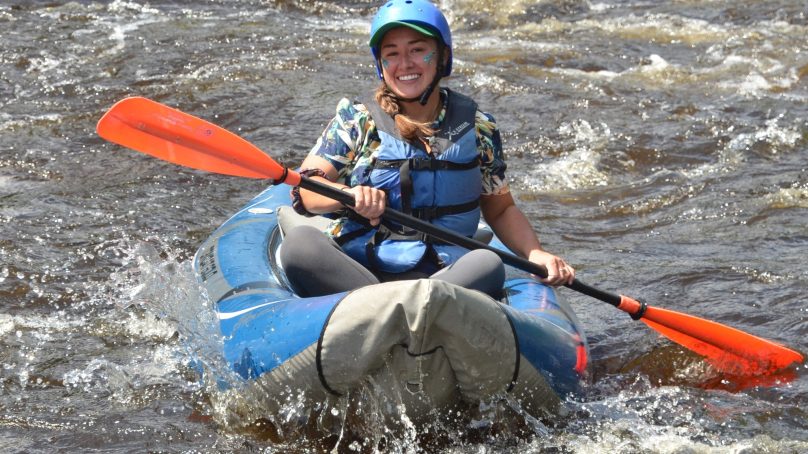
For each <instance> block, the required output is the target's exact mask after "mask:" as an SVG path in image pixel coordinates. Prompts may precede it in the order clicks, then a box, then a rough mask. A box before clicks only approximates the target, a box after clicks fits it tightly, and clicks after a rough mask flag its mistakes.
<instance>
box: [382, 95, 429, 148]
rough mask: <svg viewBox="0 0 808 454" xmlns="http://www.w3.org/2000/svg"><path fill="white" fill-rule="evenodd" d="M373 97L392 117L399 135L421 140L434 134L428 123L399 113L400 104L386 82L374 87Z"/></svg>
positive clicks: (412, 139)
mask: <svg viewBox="0 0 808 454" xmlns="http://www.w3.org/2000/svg"><path fill="white" fill-rule="evenodd" d="M375 98H376V102H377V103H379V105H380V106H381V108H382V110H384V111H385V112H387V114H388V115H390V116H391V117H393V120H395V122H396V127H397V128H398V132H399V133H400V134H401V137H403V138H405V139H407V140H409V141H410V142H412V141H415V140H416V139H422V140H423V139H425V138H426V137H431V136H433V135H435V129H434V128H432V126H430V124H429V123H421V122H418V121H414V120H411V119H410V118H409V117H407V116H406V115H404V114H402V113H401V106H399V104H398V97H397V96H396V95H395V93H393V92H392V91H391V90H390V88H389V87H387V84H386V83H384V81H382V83H381V85H379V87H378V88H377V89H376V94H375Z"/></svg>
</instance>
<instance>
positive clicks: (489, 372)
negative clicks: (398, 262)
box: [194, 186, 589, 417]
mask: <svg viewBox="0 0 808 454" xmlns="http://www.w3.org/2000/svg"><path fill="white" fill-rule="evenodd" d="M323 221H324V219H323V218H318V217H315V218H303V217H301V216H299V215H297V214H296V213H294V211H293V210H292V209H291V207H289V188H288V187H285V186H273V187H270V188H268V189H267V190H265V191H264V192H262V193H261V194H259V195H258V196H257V197H255V198H254V199H253V200H252V201H250V202H249V203H248V204H247V205H246V206H244V207H243V208H242V209H241V210H240V211H239V212H238V213H236V214H235V215H234V216H233V217H232V218H230V219H229V220H227V221H226V222H225V223H224V224H223V225H222V226H221V227H219V228H218V229H217V230H216V231H215V232H214V233H213V234H212V235H211V236H210V238H208V239H207V240H206V241H205V242H204V243H203V244H202V246H201V247H200V248H199V250H198V251H197V254H196V257H195V259H194V269H195V271H196V273H197V276H198V278H199V280H200V282H201V283H202V285H203V286H204V288H205V289H206V291H207V293H208V296H209V297H210V299H211V300H212V301H213V302H214V303H215V310H216V313H217V315H218V318H219V323H220V326H221V331H222V335H223V338H224V343H223V346H224V357H225V359H226V361H227V363H228V364H229V365H230V367H232V369H233V370H234V371H236V372H237V373H238V374H239V375H240V376H241V377H243V379H244V380H245V384H246V386H248V387H253V388H254V390H255V392H251V393H250V397H249V398H247V399H243V402H242V403H241V404H240V405H241V406H245V405H246V406H247V407H251V408H252V409H253V410H254V411H260V412H261V413H263V414H267V413H268V412H269V413H272V412H274V411H277V410H278V409H280V408H282V407H283V406H284V405H288V403H289V402H290V401H291V400H295V401H300V400H301V399H303V400H307V401H311V402H316V401H322V400H323V399H327V398H329V397H334V396H342V395H346V394H348V393H350V392H351V391H352V390H354V389H357V388H358V387H361V386H364V385H367V384H368V383H372V384H373V387H374V389H378V390H379V391H380V392H382V393H385V394H386V395H388V396H396V399H397V401H398V402H399V403H401V404H403V405H404V408H406V412H407V413H408V414H409V415H410V416H413V417H418V416H419V415H424V414H427V413H433V412H434V411H435V410H436V409H437V410H438V411H440V410H441V409H448V408H451V407H452V406H453V405H455V404H458V403H461V402H465V403H468V402H474V401H479V400H484V399H490V398H496V396H500V395H506V394H510V395H511V396H513V397H515V398H516V399H518V400H519V401H520V403H521V405H522V407H523V408H525V409H527V410H528V411H529V412H531V413H539V412H548V411H549V412H553V411H555V410H556V409H557V408H558V406H559V404H560V401H561V399H562V398H563V397H564V396H565V395H567V394H569V393H573V392H575V391H576V390H577V389H578V387H579V385H580V383H581V380H582V377H583V376H584V374H585V373H586V365H587V358H588V355H589V351H588V346H587V343H586V338H585V336H584V334H583V331H582V330H581V329H580V326H579V323H578V321H577V319H576V317H575V315H574V313H573V311H572V310H571V308H570V307H569V306H568V305H567V304H566V303H564V302H562V301H560V300H558V299H557V298H556V295H555V292H554V291H553V289H552V288H550V287H547V286H545V285H542V284H541V283H539V282H536V281H535V280H532V279H527V278H515V279H509V280H508V281H507V282H506V285H505V289H504V290H505V292H504V293H505V294H506V297H505V298H504V299H503V300H502V301H495V300H493V299H492V298H490V297H488V296H487V295H484V294H482V293H480V292H477V291H473V290H467V289H464V288H460V287H458V286H455V285H452V284H448V283H445V282H442V281H438V280H430V279H422V280H412V281H398V282H389V283H382V284H378V285H372V286H368V287H363V288H359V289H356V290H354V291H351V292H346V293H339V294H334V295H328V296H322V297H314V298H301V297H298V296H297V295H295V293H294V292H293V291H291V290H290V287H289V285H288V283H287V282H286V279H285V276H284V272H283V264H282V263H280V260H279V255H278V250H279V248H280V245H281V244H282V242H283V235H284V231H285V230H286V231H288V229H289V228H291V226H294V225H296V224H298V223H301V222H304V223H317V222H323ZM492 245H494V246H496V247H501V248H503V249H504V246H503V245H501V243H499V242H498V240H496V238H494V240H493V242H492ZM244 411H248V412H252V411H251V410H249V409H246V408H242V409H240V410H239V412H244Z"/></svg>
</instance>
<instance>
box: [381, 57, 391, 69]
mask: <svg viewBox="0 0 808 454" xmlns="http://www.w3.org/2000/svg"><path fill="white" fill-rule="evenodd" d="M389 66H390V62H389V61H387V60H385V59H382V67H383V68H384V69H387V68H388V67H389Z"/></svg>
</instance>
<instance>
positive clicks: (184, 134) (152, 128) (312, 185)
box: [97, 97, 804, 376]
mask: <svg viewBox="0 0 808 454" xmlns="http://www.w3.org/2000/svg"><path fill="white" fill-rule="evenodd" d="M97 131H98V134H99V135H100V136H101V137H103V138H104V139H106V140H109V141H111V142H115V143H117V144H120V145H123V146H125V147H128V148H131V149H133V150H137V151H140V152H142V153H146V154H149V155H152V156H155V157H157V158H160V159H163V160H165V161H169V162H173V163H175V164H180V165H183V166H186V167H191V168H194V169H199V170H205V171H208V172H215V173H221V174H225V175H234V176H241V177H248V178H267V179H271V180H273V182H274V184H278V183H285V184H288V185H292V186H299V187H301V188H303V189H307V190H309V191H312V192H316V193H318V194H320V195H323V196H326V197H329V198H332V199H334V200H337V201H339V202H342V203H344V204H346V205H349V206H351V205H353V202H354V200H353V196H352V195H351V194H349V193H347V192H344V191H341V190H339V189H336V188H333V187H331V186H328V185H326V184H323V183H321V182H318V181H315V180H311V179H309V178H307V177H305V176H301V175H300V174H299V173H297V172H295V171H294V170H291V169H288V168H286V167H284V166H282V165H280V164H278V163H277V162H276V161H275V160H274V159H272V158H271V157H270V156H269V155H267V154H266V153H264V152H263V151H261V150H260V149H259V148H257V147H256V146H255V145H253V144H251V143H250V142H247V141H246V140H244V139H243V138H241V137H239V136H237V135H235V134H233V133H232V132H230V131H227V130H226V129H223V128H221V127H219V126H216V125H214V124H212V123H209V122H207V121H205V120H202V119H199V118H196V117H194V116H192V115H189V114H186V113H183V112H180V111H178V110H176V109H173V108H170V107H167V106H165V105H162V104H160V103H157V102H155V101H151V100H148V99H146V98H141V97H133V98H127V99H124V100H122V101H120V102H118V103H117V104H115V105H114V106H112V108H111V109H110V110H109V112H107V113H106V114H105V115H104V116H103V117H102V118H101V120H100V121H99V122H98V127H97ZM383 217H385V218H387V219H388V220H391V221H395V222H397V223H399V224H401V225H404V226H406V227H409V228H412V229H415V230H418V231H421V232H423V233H426V234H428V235H430V236H432V237H434V238H436V239H439V240H441V241H446V242H448V243H452V244H455V245H458V246H462V247H464V248H467V249H487V250H489V251H492V252H494V253H496V254H497V255H499V257H501V258H502V260H503V261H504V262H505V263H507V264H508V265H511V266H514V267H516V268H519V269H521V270H524V271H527V272H529V273H533V274H535V275H538V276H541V277H546V276H547V270H545V269H544V267H542V266H540V265H537V264H535V263H533V262H530V261H528V260H526V259H524V258H521V257H518V256H516V255H514V254H512V253H509V252H506V251H503V250H500V249H497V248H494V247H491V246H489V245H487V244H485V243H481V242H479V241H476V240H474V239H471V238H468V237H465V236H462V235H460V234H457V233H455V232H452V231H450V230H446V229H444V228H441V227H438V226H435V225H433V224H430V223H428V222H425V221H422V220H420V219H418V218H414V217H412V216H409V215H406V214H404V213H402V212H400V211H396V210H393V209H391V208H389V207H388V208H386V209H385V211H384V214H383ZM567 287H569V288H571V289H573V290H575V291H578V292H580V293H583V294H585V295H589V296H591V297H593V298H596V299H599V300H601V301H604V302H606V303H609V304H611V305H612V306H614V307H616V308H618V309H620V310H622V311H624V312H626V313H628V314H629V315H631V317H632V318H634V319H635V320H642V321H643V322H644V323H645V324H646V325H648V326H650V327H651V328H652V329H654V330H655V331H657V332H659V333H660V334H662V335H663V336H665V337H667V338H669V339H670V340H672V341H674V342H676V343H678V344H680V345H682V346H684V347H686V348H688V349H690V350H692V351H694V352H696V353H698V354H700V355H703V356H705V357H706V358H708V360H709V361H710V363H711V364H713V366H715V367H716V368H717V369H718V370H720V371H722V372H725V373H728V374H732V375H736V376H752V375H764V374H771V373H773V372H776V371H778V370H781V369H783V368H785V367H788V366H790V365H792V364H795V363H796V364H799V363H802V362H803V361H804V358H803V355H802V354H800V353H798V352H796V351H794V350H791V349H789V348H787V347H785V346H783V345H780V344H777V343H775V342H772V341H768V340H766V339H762V338H760V337H757V336H753V335H752V334H749V333H745V332H743V331H740V330H738V329H735V328H730V327H728V326H725V325H722V324H720V323H716V322H713V321H709V320H704V319H702V318H698V317H694V316H692V315H686V314H682V313H679V312H674V311H671V310H667V309H660V308H655V307H651V306H648V305H646V304H645V303H642V302H639V301H637V300H635V299H633V298H629V297H627V296H624V295H615V294H613V293H609V292H606V291H603V290H600V289H597V288H595V287H592V286H590V285H587V284H585V283H583V282H581V281H580V280H578V279H575V280H574V281H573V282H572V284H569V285H567Z"/></svg>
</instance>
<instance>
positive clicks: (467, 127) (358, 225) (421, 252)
mask: <svg viewBox="0 0 808 454" xmlns="http://www.w3.org/2000/svg"><path fill="white" fill-rule="evenodd" d="M447 96H448V104H447V109H446V116H445V117H444V120H443V123H442V125H441V127H440V130H439V131H437V133H436V134H435V136H434V137H433V138H432V139H431V140H430V148H431V150H432V152H431V153H429V152H427V151H426V149H425V147H424V145H423V144H422V143H420V142H419V143H411V142H408V141H407V140H405V139H404V138H402V137H401V135H400V133H399V132H398V128H397V127H396V124H395V120H394V119H393V118H392V117H391V116H390V115H388V114H387V113H386V112H384V111H383V110H382V108H381V106H379V105H378V103H376V101H375V100H372V99H371V100H369V101H363V102H364V104H365V106H366V107H367V109H368V112H369V113H370V115H371V117H372V118H373V120H374V121H375V123H376V129H377V131H378V134H379V138H380V140H381V144H380V145H379V147H378V149H377V150H376V152H375V159H374V161H373V163H372V164H371V166H372V170H371V171H370V172H364V173H363V175H366V176H365V177H363V178H360V179H359V180H358V184H360V185H367V186H373V187H376V188H379V189H382V190H384V191H385V192H386V194H387V205H388V206H389V207H391V208H393V209H396V210H400V211H402V212H404V213H407V214H409V215H412V216H414V217H417V218H419V219H422V220H425V221H427V222H430V223H432V224H435V225H437V226H440V227H443V228H445V229H448V230H451V231H454V232H455V233H459V234H462V235H465V236H468V237H471V236H472V235H473V234H474V232H475V231H476V230H477V226H478V224H479V221H480V193H481V190H482V175H481V174H480V156H479V151H478V149H477V135H476V128H475V118H476V113H477V104H476V103H475V102H474V101H473V100H472V99H471V98H468V97H466V96H463V95H461V94H459V93H456V92H453V91H449V90H447ZM357 218H358V216H353V217H349V219H348V220H347V221H346V223H345V224H344V225H343V228H342V229H341V232H340V234H339V235H338V236H337V237H336V238H335V239H336V241H337V243H339V244H340V245H341V246H342V248H343V250H344V251H345V252H346V253H347V254H348V255H349V256H350V257H352V258H353V259H354V260H357V261H358V262H359V263H362V264H363V265H364V266H366V267H367V268H369V269H371V270H379V271H384V272H387V273H402V272H405V271H409V270H412V269H413V268H415V267H416V265H418V264H419V262H421V260H422V259H423V258H424V256H425V255H426V254H427V253H429V254H430V257H431V258H432V259H433V262H434V263H435V264H436V265H438V266H439V267H442V266H448V265H450V264H452V263H454V262H455V261H456V260H457V259H458V258H460V257H461V256H462V255H464V254H465V253H466V252H468V250H466V249H465V248H462V247H459V246H454V245H451V244H447V243H444V242H441V241H439V240H436V239H433V238H431V237H428V236H426V235H424V234H421V233H420V232H416V231H413V230H411V229H408V228H405V227H403V226H401V225H399V224H397V223H393V222H390V221H385V220H382V223H381V225H380V226H378V227H377V228H373V227H371V226H370V224H369V223H368V222H367V221H366V220H364V219H357ZM363 221H364V222H363Z"/></svg>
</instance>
